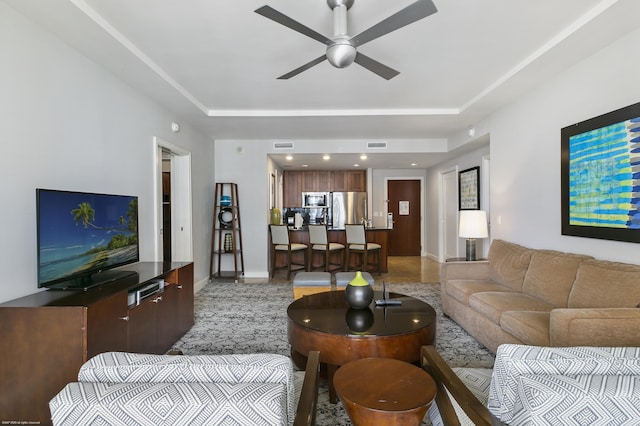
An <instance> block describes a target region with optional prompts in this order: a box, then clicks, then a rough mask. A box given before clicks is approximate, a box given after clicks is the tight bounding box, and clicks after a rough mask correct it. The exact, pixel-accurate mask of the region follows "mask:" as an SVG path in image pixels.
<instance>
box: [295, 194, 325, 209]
mask: <svg viewBox="0 0 640 426" xmlns="http://www.w3.org/2000/svg"><path fill="white" fill-rule="evenodd" d="M330 198H331V197H330V193H329V192H303V193H302V207H328V206H329V200H330Z"/></svg>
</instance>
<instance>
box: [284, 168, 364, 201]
mask: <svg viewBox="0 0 640 426" xmlns="http://www.w3.org/2000/svg"><path fill="white" fill-rule="evenodd" d="M283 182H284V185H283V206H284V207H301V206H302V193H303V192H348V191H355V192H365V191H366V190H367V171H366V170H303V171H298V170H285V171H284V173H283Z"/></svg>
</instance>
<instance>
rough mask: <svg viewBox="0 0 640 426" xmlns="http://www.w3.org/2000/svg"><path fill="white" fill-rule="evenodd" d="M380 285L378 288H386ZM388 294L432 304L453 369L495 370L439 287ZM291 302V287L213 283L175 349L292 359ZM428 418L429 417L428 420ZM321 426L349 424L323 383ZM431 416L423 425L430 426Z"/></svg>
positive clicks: (401, 286)
mask: <svg viewBox="0 0 640 426" xmlns="http://www.w3.org/2000/svg"><path fill="white" fill-rule="evenodd" d="M381 286H382V284H381V283H376V284H375V286H374V288H375V289H376V290H382V288H381ZM386 287H387V291H390V292H394V293H401V294H406V295H408V296H413V297H416V298H418V299H421V300H424V301H425V302H427V303H429V304H430V305H431V306H433V308H434V309H435V310H436V312H437V314H438V319H437V321H438V322H437V325H436V347H437V349H438V351H439V352H440V354H441V355H442V357H443V358H444V359H445V360H446V361H447V362H448V363H449V365H451V366H452V367H484V368H490V367H492V366H493V362H494V357H493V355H492V354H491V352H489V350H487V349H486V348H485V347H484V346H482V345H481V344H479V343H478V342H477V341H476V340H475V339H474V338H473V337H471V336H469V335H468V334H467V333H466V332H465V331H464V330H463V329H462V328H461V327H460V326H458V325H457V324H456V323H455V322H454V321H452V320H451V319H449V318H446V317H444V316H443V315H442V308H441V304H440V284H438V283H391V284H387V286H386ZM292 301H293V289H292V287H291V284H290V283H287V282H284V283H249V284H247V283H241V284H236V283H229V282H213V283H210V284H208V285H207V286H205V287H204V288H203V289H202V290H201V291H199V292H198V293H197V294H196V296H195V325H194V326H193V327H192V328H191V330H189V332H187V334H185V335H184V337H183V338H182V339H180V340H179V341H178V342H177V343H176V344H175V346H174V349H179V350H182V351H183V353H184V354H185V355H202V354H232V353H277V354H282V355H286V356H288V355H289V343H288V341H287V312H286V311H287V306H288V305H289V304H290V303H291V302H292ZM425 417H428V416H425ZM316 421H317V424H318V425H351V422H350V421H349V418H348V417H347V415H346V413H345V411H344V409H343V407H342V404H341V403H340V402H338V403H337V404H331V403H329V395H328V389H327V386H326V384H325V383H322V384H321V387H320V395H319V397H318V415H317V418H316ZM429 424H430V423H429V421H428V418H426V419H425V422H424V423H423V425H429Z"/></svg>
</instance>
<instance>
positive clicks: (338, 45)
mask: <svg viewBox="0 0 640 426" xmlns="http://www.w3.org/2000/svg"><path fill="white" fill-rule="evenodd" d="M326 54H327V59H328V60H329V63H330V64H331V65H333V66H334V67H336V68H345V67H348V66H349V65H351V64H352V63H353V61H354V60H355V59H356V55H357V54H358V51H357V50H356V48H355V46H354V45H353V44H352V43H351V40H350V39H349V38H348V37H336V38H335V39H333V43H331V44H330V45H329V46H328V47H327V52H326Z"/></svg>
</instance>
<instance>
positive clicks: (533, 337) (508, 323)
mask: <svg viewBox="0 0 640 426" xmlns="http://www.w3.org/2000/svg"><path fill="white" fill-rule="evenodd" d="M549 316H550V312H539V311H507V312H504V313H503V314H502V317H500V327H501V328H502V330H504V331H506V332H507V333H509V334H511V335H512V336H513V337H515V338H517V339H519V340H520V341H522V342H527V344H529V345H537V346H549V345H550V338H549Z"/></svg>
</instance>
